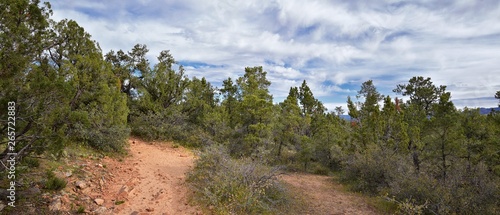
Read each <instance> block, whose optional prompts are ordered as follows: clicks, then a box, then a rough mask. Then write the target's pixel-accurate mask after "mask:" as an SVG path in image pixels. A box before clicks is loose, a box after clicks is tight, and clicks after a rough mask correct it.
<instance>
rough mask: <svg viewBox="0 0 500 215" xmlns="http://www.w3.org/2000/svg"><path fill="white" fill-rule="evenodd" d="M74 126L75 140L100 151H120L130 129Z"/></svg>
mask: <svg viewBox="0 0 500 215" xmlns="http://www.w3.org/2000/svg"><path fill="white" fill-rule="evenodd" d="M75 127H76V129H74V131H73V133H72V135H73V136H74V138H75V140H76V141H79V142H84V143H86V144H88V145H89V146H90V147H92V148H94V149H97V150H101V151H108V152H109V151H113V152H121V151H122V150H123V149H124V146H125V144H126V143H127V139H128V137H129V135H130V129H129V128H126V127H123V126H113V127H104V126H103V127H95V128H85V127H84V126H83V125H78V124H77V125H75Z"/></svg>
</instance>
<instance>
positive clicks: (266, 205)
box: [188, 145, 288, 214]
mask: <svg viewBox="0 0 500 215" xmlns="http://www.w3.org/2000/svg"><path fill="white" fill-rule="evenodd" d="M278 174H279V168H271V167H268V166H266V165H263V164H262V163H260V162H258V161H252V160H251V159H242V160H235V159H232V158H231V157H230V156H229V153H228V152H227V149H226V148H225V147H223V146H220V145H211V146H209V147H207V148H205V150H204V152H202V153H201V154H200V158H199V159H198V160H197V161H196V166H195V168H194V169H193V171H192V172H191V173H190V174H189V176H188V181H189V182H190V184H191V186H192V188H193V189H194V190H195V191H196V193H197V194H198V195H197V198H199V200H200V201H201V202H203V203H204V204H206V205H207V206H213V207H214V210H215V211H214V212H215V213H217V214H277V213H279V212H280V211H281V210H280V208H281V209H282V208H284V206H285V205H286V204H287V202H288V200H287V199H288V198H287V196H286V191H285V189H284V187H283V186H282V185H281V184H280V183H279V182H278V180H277V178H276V176H277V175H278Z"/></svg>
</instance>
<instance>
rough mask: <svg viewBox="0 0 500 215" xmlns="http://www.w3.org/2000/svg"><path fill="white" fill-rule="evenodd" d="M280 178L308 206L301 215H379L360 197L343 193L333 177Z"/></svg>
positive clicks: (303, 175) (296, 174) (288, 176)
mask: <svg viewBox="0 0 500 215" xmlns="http://www.w3.org/2000/svg"><path fill="white" fill-rule="evenodd" d="M280 177H281V179H282V180H283V181H285V182H286V183H288V184H290V185H291V186H292V190H293V191H294V192H295V193H298V194H299V195H301V196H300V197H299V198H302V199H303V200H304V201H305V203H306V204H307V205H308V207H309V208H308V209H307V211H303V212H300V214H311V215H313V214H314V215H337V214H338V215H341V214H346V215H347V214H349V215H350V214H363V215H365V214H369V215H371V214H374V215H375V214H378V213H376V212H375V210H374V209H373V208H371V207H370V206H369V205H368V204H367V203H366V202H365V201H364V200H362V199H361V198H360V197H358V196H356V195H354V194H351V193H346V192H344V191H342V188H341V187H340V186H341V185H338V184H334V183H333V181H332V178H331V177H328V176H320V175H310V174H299V173H288V174H285V175H282V176H280Z"/></svg>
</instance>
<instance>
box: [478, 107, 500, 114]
mask: <svg viewBox="0 0 500 215" xmlns="http://www.w3.org/2000/svg"><path fill="white" fill-rule="evenodd" d="M491 110H495V112H499V111H500V107H496V108H479V113H480V114H482V115H485V114H489V113H490V112H491Z"/></svg>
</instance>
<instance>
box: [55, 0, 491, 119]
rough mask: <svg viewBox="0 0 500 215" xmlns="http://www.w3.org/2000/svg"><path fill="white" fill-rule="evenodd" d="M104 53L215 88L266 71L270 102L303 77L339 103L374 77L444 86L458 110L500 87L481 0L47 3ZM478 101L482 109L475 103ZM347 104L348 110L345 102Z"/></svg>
mask: <svg viewBox="0 0 500 215" xmlns="http://www.w3.org/2000/svg"><path fill="white" fill-rule="evenodd" d="M51 4H52V6H53V9H54V19H56V20H60V19H63V18H69V19H74V20H76V21H77V22H78V23H79V24H80V25H81V26H83V27H84V28H85V29H86V30H87V31H88V32H89V33H90V34H91V35H93V38H94V39H95V40H96V41H98V42H99V44H100V46H101V47H102V49H103V51H104V52H107V51H109V50H112V49H113V50H119V49H123V50H129V49H130V48H132V47H133V46H134V45H135V44H137V43H141V44H147V45H148V48H149V49H150V54H149V55H148V58H150V60H151V61H152V62H155V61H156V57H155V56H156V55H157V54H158V53H159V52H160V51H161V50H166V49H168V50H171V53H172V54H173V55H174V57H175V58H176V59H177V60H178V61H179V62H181V63H183V64H185V68H186V71H187V73H188V74H189V75H190V76H197V77H200V76H205V77H206V78H207V79H208V80H209V81H211V82H213V83H214V84H215V85H218V84H220V83H221V82H222V80H224V79H226V78H227V77H232V78H235V77H237V76H240V75H242V74H243V72H244V67H246V66H263V67H264V69H265V70H266V71H268V78H269V80H271V81H272V83H273V84H272V86H271V88H270V90H271V92H272V93H273V94H274V97H275V100H277V102H279V100H282V99H283V98H285V97H286V95H287V93H288V90H289V88H290V87H291V86H299V85H300V84H301V83H302V80H306V81H307V82H308V84H309V85H310V87H311V89H312V90H313V92H314V94H315V96H317V97H319V98H320V99H321V100H323V101H324V103H325V104H328V105H327V106H329V109H330V110H333V108H334V106H335V105H336V106H341V104H345V100H346V97H347V96H348V95H351V96H354V95H355V94H356V90H358V89H359V87H360V84H361V83H362V82H364V81H366V80H369V79H373V80H374V83H375V84H376V86H377V87H378V89H379V90H380V91H381V93H383V94H386V95H392V96H394V95H393V93H392V92H391V90H392V89H393V88H394V87H395V86H396V85H397V84H400V83H404V82H405V81H408V80H409V79H410V78H411V77H413V76H417V75H419V76H425V77H431V78H432V80H433V81H434V82H435V83H436V84H438V85H447V86H449V87H448V90H450V91H451V92H452V97H453V99H454V101H455V102H456V103H457V106H469V107H471V106H495V105H496V101H495V100H494V99H484V98H492V97H493V94H494V92H496V91H497V90H500V86H499V84H498V83H500V75H499V74H500V67H498V62H500V58H499V57H498V53H500V40H498V38H499V36H500V3H499V2H498V1H496V0H484V1H480V2H479V1H437V0H436V1H428V0H421V1H397V0H384V1H383V0H375V1H368V2H367V1H351V0H350V1H346V0H345V1H341V0H334V1H326V0H297V1H286V0H272V1H260V0H255V1H243V0H236V1H232V0H223V1H195V0H186V1H178V0H141V1H130V0H121V1H118V0H110V1H98V0H91V1H83V2H82V1H72V2H70V3H68V1H62V0H55V1H52V2H51ZM478 101H480V102H478ZM342 106H345V105H342Z"/></svg>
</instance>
